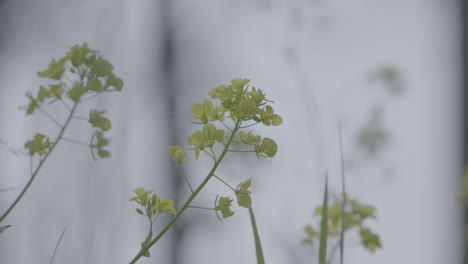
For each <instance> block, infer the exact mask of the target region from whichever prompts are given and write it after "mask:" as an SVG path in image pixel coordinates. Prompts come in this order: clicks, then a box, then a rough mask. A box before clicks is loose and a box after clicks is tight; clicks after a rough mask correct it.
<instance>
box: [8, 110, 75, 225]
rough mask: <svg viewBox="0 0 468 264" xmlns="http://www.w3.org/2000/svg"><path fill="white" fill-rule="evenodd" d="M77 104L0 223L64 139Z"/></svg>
mask: <svg viewBox="0 0 468 264" xmlns="http://www.w3.org/2000/svg"><path fill="white" fill-rule="evenodd" d="M76 106H77V103H75V104H73V107H72V109H71V111H70V114H69V115H68V118H67V120H66V121H65V124H64V125H63V126H62V128H61V129H60V132H59V134H58V136H57V138H56V140H55V141H54V144H53V145H52V147H51V148H50V150H49V151H48V152H47V154H45V156H44V158H41V160H40V162H39V164H38V165H37V167H36V169H35V170H34V172H33V173H32V174H31V178H30V179H29V181H28V182H27V183H26V186H24V188H23V190H22V191H21V193H20V194H19V195H18V197H17V198H16V199H15V201H14V202H13V203H12V204H11V205H10V207H9V208H8V209H7V210H6V212H5V213H3V215H2V217H0V223H1V222H2V221H3V220H4V219H5V218H6V217H7V216H8V214H10V212H11V210H13V208H15V206H16V205H17V204H18V202H19V201H20V200H21V198H23V196H24V194H25V193H26V191H27V190H28V189H29V187H30V186H31V183H32V182H33V181H34V179H35V178H36V176H37V174H38V173H39V171H40V170H41V168H42V165H44V163H45V161H46V160H47V158H48V157H49V156H50V153H52V151H53V150H54V149H55V147H56V146H57V144H58V143H59V142H60V140H61V139H62V136H63V133H64V132H65V129H66V128H67V127H68V124H69V123H70V120H71V117H72V116H73V113H74V112H75V110H76Z"/></svg>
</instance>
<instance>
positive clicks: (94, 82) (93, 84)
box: [87, 78, 103, 92]
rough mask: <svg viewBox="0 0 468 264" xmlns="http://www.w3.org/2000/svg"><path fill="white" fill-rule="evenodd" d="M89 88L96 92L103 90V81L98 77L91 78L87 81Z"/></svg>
mask: <svg viewBox="0 0 468 264" xmlns="http://www.w3.org/2000/svg"><path fill="white" fill-rule="evenodd" d="M87 89H89V90H91V91H95V92H101V91H102V89H103V87H102V83H101V81H99V80H98V79H96V78H89V79H88V83H87Z"/></svg>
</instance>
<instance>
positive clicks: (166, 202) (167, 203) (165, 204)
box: [158, 198, 176, 214]
mask: <svg viewBox="0 0 468 264" xmlns="http://www.w3.org/2000/svg"><path fill="white" fill-rule="evenodd" d="M174 206H175V203H174V201H173V200H172V199H169V198H164V199H162V200H161V202H160V204H159V208H158V211H159V212H160V213H165V212H168V213H171V214H176V210H175V209H174Z"/></svg>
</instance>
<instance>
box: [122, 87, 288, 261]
mask: <svg viewBox="0 0 468 264" xmlns="http://www.w3.org/2000/svg"><path fill="white" fill-rule="evenodd" d="M249 82H250V80H248V79H234V80H232V81H231V84H229V85H219V86H218V87H216V88H214V89H212V90H211V91H209V93H208V94H209V96H210V98H211V99H205V100H203V103H194V104H192V106H191V108H190V111H191V114H192V116H193V117H194V118H195V119H196V121H194V122H193V123H194V124H197V125H200V126H202V128H201V130H198V131H195V132H194V133H193V134H192V135H191V136H190V137H188V145H189V148H188V149H189V150H192V151H193V152H194V156H195V159H196V160H198V159H199V157H200V154H202V153H204V154H206V155H207V156H208V157H210V158H211V159H212V160H213V166H212V168H211V169H210V171H209V172H208V174H207V176H206V177H205V179H204V180H203V181H202V182H201V183H200V185H199V186H198V187H197V188H196V189H193V188H192V187H191V185H190V183H189V180H188V178H187V177H186V175H185V173H184V171H183V169H182V165H183V164H184V163H186V162H187V161H186V160H185V158H186V151H185V150H183V149H182V148H181V147H180V146H169V149H168V150H169V155H170V156H171V157H172V159H173V160H174V162H176V163H177V164H178V166H179V167H180V168H181V170H180V171H181V173H182V174H183V176H184V178H185V180H186V183H187V185H188V187H189V188H190V190H191V194H190V196H189V197H188V198H187V200H186V201H185V203H184V204H183V205H182V206H181V207H180V209H179V210H178V211H177V213H175V211H173V213H175V215H174V216H173V217H172V219H171V220H170V221H169V222H168V223H167V224H166V226H165V227H164V228H163V229H162V230H161V231H160V232H159V234H158V235H157V236H156V237H154V238H152V224H153V220H151V219H150V218H149V220H150V227H149V232H148V235H147V237H146V239H145V240H144V242H143V243H142V248H141V250H140V251H139V252H138V253H137V255H136V256H135V257H134V258H133V259H132V260H131V262H130V263H136V262H137V261H138V260H139V259H140V258H141V257H142V256H146V257H148V256H149V249H150V248H151V247H152V246H153V245H154V244H156V242H158V241H159V239H160V238H161V237H162V236H163V235H164V234H165V233H166V232H167V231H168V230H169V229H170V228H171V227H172V226H173V225H174V224H175V222H176V221H177V219H178V218H179V217H180V216H181V215H182V214H183V213H184V211H185V210H186V209H187V208H189V207H191V208H202V209H210V210H213V211H215V213H216V216H217V217H218V218H219V219H220V220H221V219H224V218H228V217H231V216H233V215H234V211H232V209H231V206H232V202H233V199H232V198H231V197H229V196H222V197H219V195H216V198H215V202H214V207H212V208H209V207H199V206H191V203H192V201H193V199H194V198H195V197H196V196H197V195H198V194H199V193H200V191H201V190H202V189H203V187H205V185H206V184H207V183H208V181H209V180H210V179H211V178H213V177H214V178H216V179H218V180H219V181H221V182H222V183H224V184H225V185H226V186H227V187H228V188H229V189H231V190H232V191H233V192H234V195H235V197H236V198H237V204H238V205H239V206H240V207H244V208H248V209H249V213H250V218H251V223H252V229H253V233H254V238H255V247H256V252H257V263H264V258H263V252H262V249H261V243H260V237H259V234H258V229H257V226H256V222H255V218H254V214H253V209H252V198H251V192H250V190H249V187H250V185H251V179H247V180H246V181H244V182H241V183H240V184H239V185H238V186H237V188H233V187H232V186H231V185H229V184H228V183H227V182H226V181H225V180H223V179H222V178H221V177H220V176H218V175H216V174H215V172H216V169H217V168H218V167H219V165H220V164H221V162H222V160H223V159H224V157H225V155H226V154H227V153H228V152H247V153H255V155H256V157H257V158H267V157H270V158H271V157H274V156H275V155H276V152H277V150H278V146H277V145H276V142H275V141H274V140H273V139H270V138H262V137H261V136H260V135H254V134H253V132H252V131H248V132H245V131H242V129H246V128H250V127H252V126H255V125H257V124H260V123H261V124H263V125H265V126H279V125H281V123H282V122H283V119H282V118H281V116H279V115H277V114H275V112H274V110H273V107H272V106H271V105H270V104H271V103H273V102H272V101H271V100H268V99H266V95H265V93H263V91H262V90H260V89H256V88H255V87H252V88H250V87H249V86H248V83H249ZM213 100H217V101H218V103H215V101H213ZM226 121H229V122H230V123H227V122H226ZM215 122H217V123H219V124H221V125H222V126H223V128H217V127H216V126H215V124H214V123H215ZM232 143H236V144H238V145H239V146H240V148H239V149H234V148H232V147H231V144H232ZM217 145H218V146H221V147H222V151H221V152H219V151H218V153H217V151H216V150H217V149H216V148H215V147H216V146H217ZM144 190H145V189H143V188H138V189H137V190H136V191H135V192H139V193H141V194H144V195H149V194H146V193H147V192H145V191H144ZM137 197H139V196H137ZM137 197H133V198H132V199H130V200H131V201H136V202H138V203H139V204H140V205H142V206H143V205H144V203H142V202H141V200H138V199H140V198H137ZM218 197H219V198H218ZM139 201H140V202H139ZM170 204H171V206H173V201H172V200H170ZM145 206H149V207H152V206H153V205H145ZM145 208H146V207H145ZM174 210H175V209H174ZM137 212H138V213H139V214H143V215H146V216H147V217H148V212H151V211H147V212H146V214H145V213H144V212H143V211H141V210H140V211H138V209H137ZM218 212H220V213H221V216H219V215H218ZM150 215H152V214H150Z"/></svg>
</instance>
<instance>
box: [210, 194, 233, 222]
mask: <svg viewBox="0 0 468 264" xmlns="http://www.w3.org/2000/svg"><path fill="white" fill-rule="evenodd" d="M216 199H217V201H218V205H217V206H216V207H215V208H214V209H215V211H221V214H222V215H223V218H228V217H230V216H233V215H234V212H233V211H231V208H230V206H231V204H232V199H231V198H230V197H227V196H226V197H220V198H219V200H218V197H217V196H216Z"/></svg>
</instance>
